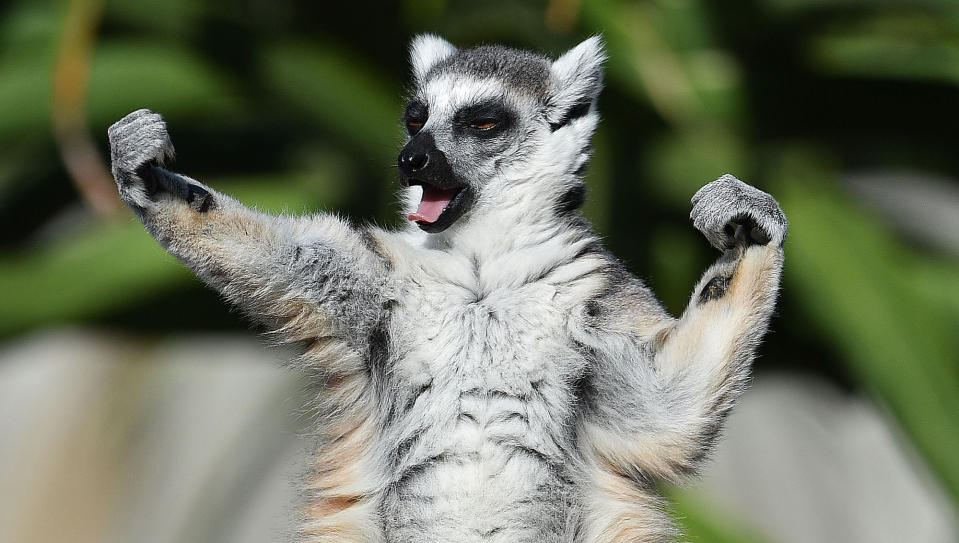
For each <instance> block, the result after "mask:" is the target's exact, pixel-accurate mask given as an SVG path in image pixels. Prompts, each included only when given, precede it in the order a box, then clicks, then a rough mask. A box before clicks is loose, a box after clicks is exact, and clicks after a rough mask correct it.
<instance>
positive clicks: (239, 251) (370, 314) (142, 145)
mask: <svg viewBox="0 0 959 543" xmlns="http://www.w3.org/2000/svg"><path fill="white" fill-rule="evenodd" d="M109 136H110V148H111V155H112V161H113V174H114V177H115V178H116V181H117V185H118V187H119V190H120V195H121V197H122V199H123V200H124V201H125V202H126V203H127V204H128V205H129V206H130V207H131V208H133V210H134V211H135V212H136V214H137V216H138V217H139V218H140V220H141V221H142V222H143V224H144V225H145V226H146V228H147V230H148V231H149V232H150V234H152V235H153V237H155V238H156V239H157V241H159V242H160V243H161V244H162V245H163V246H164V247H165V248H166V249H167V250H168V251H170V253H172V254H173V255H174V256H176V257H177V258H178V259H179V260H181V261H182V262H183V263H185V264H186V265H187V266H189V267H190V268H191V269H192V270H193V271H194V272H195V273H196V274H197V275H198V276H199V277H200V278H201V279H203V280H204V281H205V282H206V283H208V284H209V285H211V286H212V287H213V288H215V289H216V290H218V291H219V292H220V293H221V294H222V295H223V296H224V297H225V298H226V299H227V300H229V301H230V302H231V303H232V304H234V305H235V306H237V307H239V308H240V309H241V310H243V311H244V312H246V313H249V314H250V315H251V316H253V317H255V318H257V319H258V320H261V321H263V322H264V323H265V324H267V325H268V326H271V327H272V328H273V330H275V331H277V332H278V333H279V334H281V335H282V339H284V340H292V341H299V340H306V341H316V340H317V339H318V338H317V337H316V336H317V335H324V334H328V335H329V337H338V338H346V339H348V340H350V339H352V340H353V342H354V343H356V344H355V345H352V346H353V347H356V348H359V349H362V348H363V347H364V346H363V345H361V344H360V343H362V341H364V340H365V339H366V338H368V337H369V336H368V332H369V328H370V327H371V326H374V325H375V322H376V320H377V318H378V312H379V311H380V310H381V308H382V303H383V296H384V293H383V288H384V276H385V271H384V269H385V265H384V262H383V260H382V259H381V258H380V257H379V256H378V255H377V253H376V251H375V250H374V249H373V246H374V242H373V241H372V240H371V237H372V236H371V235H366V234H365V233H364V231H360V230H356V229H353V228H352V227H350V226H349V225H348V224H346V223H345V222H343V221H341V220H339V219H338V218H336V217H333V216H329V215H317V216H313V217H298V218H293V217H286V216H272V215H268V214H264V213H260V212H257V211H254V210H252V209H249V208H247V207H245V206H244V205H242V204H241V203H239V202H237V201H236V200H234V199H233V198H230V197H229V196H226V195H224V194H220V193H217V192H215V191H214V190H212V189H210V188H209V187H207V186H205V185H203V184H201V183H199V182H197V181H195V180H193V179H190V178H188V177H186V176H183V175H180V174H176V173H173V172H170V171H168V170H166V169H164V168H162V167H161V165H162V164H163V163H164V161H165V160H166V159H169V158H171V157H172V155H173V146H172V144H171V143H170V138H169V135H168V133H167V130H166V125H165V123H164V122H163V119H162V118H161V117H160V116H159V115H157V114H155V113H152V112H149V111H147V110H139V111H136V112H133V113H131V114H129V115H127V116H126V117H124V118H123V119H121V120H120V121H118V122H117V123H116V124H114V125H113V126H111V127H110V130H109ZM364 334H365V335H364Z"/></svg>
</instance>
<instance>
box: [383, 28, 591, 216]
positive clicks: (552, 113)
mask: <svg viewBox="0 0 959 543" xmlns="http://www.w3.org/2000/svg"><path fill="white" fill-rule="evenodd" d="M594 41H595V42H596V45H597V47H598V40H594ZM584 43H586V42H584ZM597 50H598V49H597ZM574 51H575V50H574ZM601 55H602V54H601V50H600V53H599V56H598V57H597V59H598V61H597V62H596V69H600V67H599V66H600V64H601V62H602V56H601ZM412 56H413V68H414V73H415V86H414V88H413V90H412V92H411V95H410V99H409V102H408V103H407V106H406V109H405V111H404V114H403V124H404V126H405V128H406V131H407V134H408V140H407V143H406V145H405V146H404V147H403V149H402V150H401V151H400V154H399V157H398V160H397V163H398V164H397V165H398V167H399V177H400V183H401V184H403V185H404V186H421V187H422V190H423V192H422V196H421V198H420V201H419V204H418V206H417V208H416V210H415V211H413V212H411V213H410V214H409V216H408V217H409V219H410V220H412V221H415V222H416V223H417V225H418V226H419V227H420V228H421V229H423V230H425V231H426V232H430V233H437V232H442V231H443V230H446V229H447V228H449V227H450V226H451V225H452V224H454V223H455V222H457V221H458V220H460V219H461V218H462V217H464V216H465V215H467V214H468V213H469V212H470V211H471V210H472V209H473V208H474V206H476V205H477V203H478V202H481V201H482V200H483V196H484V191H489V190H494V189H493V188H490V187H491V185H494V184H495V183H494V181H496V180H499V179H502V178H503V177H504V176H505V175H507V174H509V175H511V176H517V175H521V170H522V169H523V168H524V167H525V166H526V165H527V164H528V163H529V161H530V157H532V156H533V155H534V154H535V153H536V151H537V150H538V149H540V148H541V147H542V146H543V144H544V142H545V141H546V139H547V138H549V137H550V135H551V133H552V132H554V131H555V130H556V129H557V128H558V127H560V126H563V125H564V123H566V122H568V121H569V120H570V119H571V118H572V117H570V112H572V113H573V114H575V115H579V116H582V115H585V114H586V113H587V112H588V111H589V109H590V106H591V104H592V103H593V102H594V101H595V95H596V93H597V92H598V89H599V87H600V83H599V82H600V80H601V78H600V77H596V78H595V84H594V85H593V87H595V92H587V93H580V94H581V96H578V99H577V100H573V101H572V102H569V100H566V101H563V100H562V98H563V96H562V92H561V91H562V86H563V82H562V81H561V80H560V79H558V75H562V74H561V73H560V74H558V73H557V71H556V65H557V64H559V63H560V62H561V61H562V59H560V60H559V61H556V62H555V63H554V62H552V61H551V60H550V59H548V58H546V57H542V56H539V55H536V54H533V53H530V52H527V51H520V50H514V49H508V48H505V47H501V46H479V47H474V48H472V49H465V50H457V49H456V48H455V47H453V46H452V45H450V44H449V43H447V42H446V41H444V40H442V39H440V38H437V37H434V36H421V37H419V38H417V39H416V40H415V41H414V43H413V48H412ZM564 58H565V57H564ZM560 67H562V66H560ZM567 102H569V104H567ZM583 104H585V108H584V107H583ZM577 107H578V110H576V108H577ZM560 110H562V111H560ZM590 131H591V129H590ZM500 185H501V186H500V187H499V189H498V190H503V186H502V184H500Z"/></svg>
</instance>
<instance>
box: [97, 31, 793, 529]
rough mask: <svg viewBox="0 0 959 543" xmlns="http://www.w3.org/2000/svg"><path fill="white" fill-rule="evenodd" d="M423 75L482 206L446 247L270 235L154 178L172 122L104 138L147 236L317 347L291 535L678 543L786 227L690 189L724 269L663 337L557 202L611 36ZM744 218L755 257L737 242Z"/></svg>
mask: <svg viewBox="0 0 959 543" xmlns="http://www.w3.org/2000/svg"><path fill="white" fill-rule="evenodd" d="M412 58H413V63H414V71H415V74H416V79H417V88H416V89H414V96H415V97H416V99H418V100H421V101H423V103H424V104H425V105H426V106H427V107H429V108H430V116H429V121H428V122H427V123H425V125H424V126H423V127H422V130H423V131H427V132H428V134H429V135H430V137H431V138H433V139H434V140H435V145H436V147H438V148H440V149H442V151H443V152H444V153H445V154H446V155H447V156H448V157H449V161H450V164H451V166H452V168H453V170H454V172H455V175H457V176H460V177H461V178H462V179H464V180H466V182H468V183H469V184H470V186H471V187H472V188H473V189H474V190H475V192H476V202H475V204H474V205H473V206H472V207H471V209H470V211H469V212H468V213H466V214H465V215H463V216H462V217H460V218H459V219H457V220H456V222H455V223H453V225H452V226H451V227H449V228H448V229H446V230H443V231H442V232H439V233H433V234H427V233H425V232H422V231H419V230H418V229H417V228H416V227H414V226H412V225H411V226H410V227H409V228H407V229H404V230H402V231H399V232H388V231H383V230H379V229H374V228H368V227H367V228H356V227H353V226H352V225H350V224H349V223H346V222H345V221H342V220H340V219H338V218H336V217H334V216H330V215H324V214H320V215H315V216H308V217H285V216H279V217H276V216H270V215H265V214H262V213H258V212H255V211H252V210H250V209H248V208H246V207H244V206H242V205H240V204H239V203H238V202H236V201H235V200H233V199H231V198H229V197H228V196H225V195H223V194H219V193H217V192H215V191H213V190H212V189H210V188H209V187H206V186H205V185H202V184H201V183H199V182H197V181H195V180H193V179H190V178H188V177H185V176H182V175H179V174H175V173H172V172H169V171H167V170H165V169H163V168H162V167H161V165H162V164H163V163H164V161H165V160H167V159H169V158H170V157H172V155H173V148H172V145H171V144H170V140H169V136H168V134H167V131H166V126H165V124H164V123H163V120H162V119H161V118H160V117H159V116H158V115H156V114H154V113H151V112H148V111H145V110H140V111H137V112H134V113H132V114H130V115H128V116H127V117H125V118H124V119H122V120H121V121H119V122H118V123H117V124H115V125H114V126H113V127H111V128H110V131H109V134H110V142H111V153H112V156H113V169H114V175H115V177H116V180H117V184H118V187H119V190H120V194H121V196H122V197H123V199H124V201H126V202H127V203H128V204H129V205H130V206H131V207H133V208H134V209H135V210H136V211H137V213H138V215H139V217H140V219H141V220H142V221H143V222H144V224H145V225H146V227H147V229H148V230H149V231H150V232H151V234H153V235H154V237H156V239H157V240H159V241H160V243H162V244H163V245H164V246H165V247H166V248H167V249H168V250H169V251H170V252H171V253H173V254H174V255H175V256H176V257H177V258H179V259H181V260H182V261H183V262H184V263H186V264H187V265H188V266H190V267H191V268H192V269H193V270H194V271H195V272H196V273H197V275H199V276H200V277H201V278H202V279H203V280H204V281H206V282H207V283H208V284H210V285H211V286H212V287H214V288H216V289H217V290H218V291H220V292H221V293H222V294H223V295H224V297H225V298H226V299H227V300H228V301H229V302H231V303H232V304H234V305H236V306H238V307H240V308H242V309H243V310H244V311H246V312H247V313H249V314H251V315H252V316H254V317H255V318H257V319H258V320H260V321H261V322H264V323H265V324H266V325H267V326H268V327H269V329H270V331H271V333H272V334H274V335H275V337H276V338H277V339H278V340H282V341H294V342H299V343H300V344H301V345H303V346H304V353H303V355H302V356H301V357H300V359H299V360H298V361H297V363H298V364H299V365H300V366H301V367H303V368H305V369H307V370H309V371H310V373H311V375H312V376H313V378H314V384H315V385H316V390H317V393H316V400H315V408H316V410H317V415H318V416H317V427H316V435H317V439H318V442H319V445H318V449H317V456H316V463H315V469H314V472H313V473H312V477H311V481H310V482H309V484H308V485H307V500H308V505H307V507H306V509H305V510H304V516H303V524H302V530H301V534H302V539H303V540H304V541H314V542H334V541H336V542H344V541H357V542H359V541H364V542H368V541H373V542H390V543H392V542H396V543H398V542H406V541H424V542H441V541H442V542H446V541H464V542H484V543H489V542H503V543H505V542H511V543H513V542H536V543H572V542H584V543H585V542H593V543H599V542H609V543H612V542H614V541H617V542H618V541H667V540H670V539H671V538H672V537H673V536H674V535H675V528H674V527H673V526H672V525H671V523H670V522H669V520H668V517H667V516H666V515H665V513H663V511H662V509H661V506H660V503H661V500H660V499H659V497H658V496H657V495H656V493H655V491H654V490H653V489H652V486H651V485H650V482H652V481H655V480H657V479H666V480H676V479H678V478H681V477H682V476H683V475H684V474H687V473H691V472H693V471H695V469H696V467H697V466H698V465H699V464H700V463H701V462H702V459H703V458H704V456H705V455H706V454H707V453H708V451H709V448H710V446H711V444H712V442H713V440H714V439H715V437H716V435H717V434H718V431H719V429H720V427H721V424H722V421H723V419H724V417H725V415H726V414H727V413H728V412H729V409H730V408H731V407H732V405H733V402H734V400H735V398H736V397H737V396H738V395H739V394H740V393H741V392H742V390H743V388H744V384H745V382H746V379H747V378H748V375H749V364H750V362H751V360H752V356H753V352H754V350H755V348H756V346H757V345H758V343H759V341H760V339H761V337H762V335H763V334H764V332H765V330H766V327H767V326H768V321H769V317H770V314H771V312H772V309H773V306H774V304H775V298H776V293H777V290H778V280H779V273H780V269H781V265H782V242H783V240H784V239H785V235H786V223H785V218H784V217H783V215H782V212H781V210H779V207H778V205H777V204H776V203H775V200H773V199H772V197H770V196H769V195H767V194H765V193H762V192H760V191H758V190H756V189H753V188H752V187H749V186H748V185H746V184H744V183H742V182H740V181H738V180H736V179H735V178H733V177H731V176H724V177H722V178H720V179H719V180H717V181H714V182H713V183H710V184H709V185H707V186H706V187H704V189H703V190H701V191H700V192H699V193H697V195H696V196H695V197H694V204H695V206H694V209H693V213H692V218H693V221H694V225H695V226H696V227H697V228H699V229H700V230H702V231H703V233H704V234H705V235H706V237H707V239H709V240H710V243H712V244H713V245H714V246H716V247H718V248H720V249H723V250H724V251H725V252H724V254H723V256H722V257H721V258H720V259H719V261H718V262H717V263H716V264H714V265H713V266H712V267H711V268H710V269H709V270H707V272H706V274H705V275H704V276H703V279H702V280H701V281H700V282H699V284H698V285H697V286H696V287H695V288H694V291H693V295H692V297H691V299H690V304H689V306H688V308H687V310H686V312H685V313H684V314H683V316H682V317H681V318H679V319H674V318H672V317H670V316H669V315H668V314H667V313H666V312H665V310H664V309H663V308H662V306H661V305H660V304H659V302H658V301H657V300H656V298H655V297H654V295H653V294H652V292H651V291H650V290H649V289H648V288H647V287H646V286H645V285H644V284H643V283H642V282H641V281H640V280H639V279H637V278H635V277H633V276H632V275H631V274H629V272H628V271H626V269H625V268H624V266H623V265H622V264H621V263H619V262H618V261H617V260H616V259H615V258H614V257H612V256H611V255H610V254H609V253H607V252H606V251H605V250H604V249H602V246H601V243H600V240H599V238H598V237H597V236H596V235H595V234H594V233H593V231H592V229H591V228H590V226H589V224H588V223H587V222H586V221H585V220H584V219H582V218H581V217H579V216H578V215H576V214H575V213H573V212H572V210H571V209H566V208H563V207H562V206H558V205H557V202H560V201H562V200H563V199H564V198H565V197H567V195H568V194H569V192H570V191H571V190H576V189H577V188H578V187H580V186H581V179H580V174H581V172H582V168H583V165H584V164H585V162H586V160H587V159H588V156H589V149H590V147H589V140H590V137H591V135H592V132H593V130H594V128H595V126H596V123H597V121H598V115H597V113H596V111H595V97H596V94H597V93H598V92H599V89H600V88H601V86H602V76H601V71H600V69H599V66H600V65H601V62H602V59H603V58H604V54H603V52H602V48H601V44H600V42H599V41H598V40H596V39H591V40H587V41H586V42H584V43H583V44H581V45H580V46H579V47H577V48H576V49H574V50H573V51H571V52H570V53H567V55H564V56H563V57H562V58H561V59H560V60H558V61H556V62H553V63H550V62H549V61H548V60H546V59H543V58H541V57H538V56H536V55H532V54H527V53H522V52H516V51H514V50H510V49H506V48H501V47H492V46H490V47H481V48H476V49H468V50H466V51H465V52H458V51H457V50H456V49H455V48H454V47H453V46H451V45H449V44H448V43H447V42H445V41H443V40H441V39H440V38H436V37H429V36H427V37H421V38H418V39H417V41H415V42H414V45H413V50H412ZM530 66H534V67H536V68H535V69H532V70H527V71H526V72H523V70H524V69H525V68H524V67H526V68H529V67H530ZM491 80H493V81H492V82H491ZM517 88H522V92H519V93H517V92H515V91H516V89H517ZM490 99H497V100H502V101H503V102H504V103H506V104H507V105H508V107H509V108H511V112H512V114H513V115H514V117H515V119H513V121H512V122H513V123H514V124H513V125H512V126H511V127H510V129H509V130H507V131H504V132H503V133H502V134H500V135H497V136H496V137H495V138H485V139H484V138H481V137H476V136H475V135H473V136H470V135H469V134H468V133H466V132H459V133H458V132H457V130H456V129H455V127H453V126H452V124H453V123H454V119H455V116H456V112H457V111H460V110H461V108H463V107H466V106H469V105H472V104H475V103H476V101H477V100H480V101H482V100H490ZM583 100H588V101H589V102H588V104H589V107H588V108H586V109H581V110H580V111H579V113H578V114H577V115H575V116H567V117H568V118H567V119H566V120H565V121H563V122H558V119H561V118H562V116H563V112H562V111H561V110H563V108H566V110H567V111H568V109H569V107H571V106H572V105H575V104H577V103H583ZM544 104H545V105H546V106H544ZM550 108H559V109H556V110H550ZM406 192H407V194H406V195H405V198H406V200H407V206H408V207H413V206H415V205H417V201H416V198H417V197H416V192H415V189H412V188H411V189H407V190H406ZM731 219H740V220H742V222H744V223H748V225H749V226H750V227H755V229H756V230H757V233H756V235H754V236H752V238H751V239H750V238H749V237H748V236H745V235H737V236H728V235H726V234H725V231H724V227H725V223H726V222H728V221H729V220H731ZM745 219H748V221H747V220H745ZM756 239H762V240H765V241H767V242H768V243H758V244H757V243H756V242H755V240H756ZM717 278H720V279H719V280H717ZM716 284H721V285H722V292H718V293H717V292H714V291H709V292H711V294H710V295H709V296H705V297H703V296H702V295H701V293H702V292H703V290H704V289H705V288H706V287H707V285H713V286H715V285H716Z"/></svg>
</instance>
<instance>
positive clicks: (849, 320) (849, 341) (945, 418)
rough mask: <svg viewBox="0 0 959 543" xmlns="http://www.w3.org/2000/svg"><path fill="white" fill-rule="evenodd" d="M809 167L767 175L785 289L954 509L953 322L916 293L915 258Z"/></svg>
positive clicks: (786, 165) (957, 397)
mask: <svg viewBox="0 0 959 543" xmlns="http://www.w3.org/2000/svg"><path fill="white" fill-rule="evenodd" d="M816 164H817V162H816V160H815V159H812V158H810V157H787V158H786V159H784V160H782V162H781V164H780V166H779V168H778V171H777V173H776V174H775V175H774V178H775V179H776V180H777V182H778V185H779V188H778V189H777V195H779V196H780V197H781V202H782V204H783V208H784V209H785V211H786V215H787V216H788V217H789V221H790V224H791V228H790V234H789V240H788V242H787V245H786V254H787V263H786V280H787V285H786V288H787V289H790V290H793V291H794V294H793V298H795V299H801V300H803V301H804V305H803V307H804V309H805V311H806V313H807V314H808V315H809V317H810V319H809V325H810V326H815V327H817V328H818V329H819V332H820V333H822V334H824V335H825V337H826V338H828V339H829V341H831V342H832V343H833V344H834V345H835V346H836V347H837V348H838V350H839V351H840V352H841V353H842V355H843V360H844V361H845V362H846V363H847V364H848V365H849V369H850V370H851V372H852V373H853V374H854V375H856V376H857V377H858V378H859V379H860V380H861V382H862V383H863V384H864V385H865V386H866V387H867V388H868V389H871V390H872V391H873V392H874V393H875V394H876V395H878V396H879V398H881V400H882V401H883V402H884V403H886V404H887V405H888V406H889V408H890V409H891V410H892V412H893V413H894V414H895V415H896V416H897V417H898V420H899V422H900V423H901V424H902V426H903V429H904V430H905V431H906V433H908V434H909V435H910V436H911V437H912V438H913V439H914V441H915V444H916V446H917V447H918V448H919V450H920V451H921V452H922V453H923V455H924V456H925V458H926V459H927V460H928V462H929V464H930V466H931V467H932V468H933V470H934V471H935V472H937V473H938V474H939V475H940V476H941V478H942V481H943V483H944V484H945V485H946V487H947V488H948V489H949V491H950V492H951V493H952V496H953V498H954V499H956V501H957V503H959V455H957V454H956V451H959V418H957V417H956V414H957V413H959V375H957V372H956V368H957V367H959V349H957V347H959V341H957V339H956V336H955V325H954V324H953V323H952V321H950V320H949V319H944V318H943V312H942V311H941V307H939V306H937V304H933V303H930V302H929V300H928V299H926V298H924V297H920V296H916V295H915V288H914V286H913V285H914V284H916V283H917V282H920V281H923V280H928V279H930V278H931V276H930V275H929V274H928V273H925V274H920V273H916V270H917V267H916V263H917V262H921V260H919V259H918V258H917V256H916V255H915V254H913V253H912V251H910V250H908V249H906V248H905V247H903V246H901V245H900V244H899V243H898V242H897V241H896V240H895V238H894V237H893V236H892V235H891V234H890V233H889V232H887V231H886V230H885V229H884V228H882V227H881V226H880V224H879V222H878V221H877V220H876V219H875V218H874V217H872V216H870V215H868V214H867V213H865V212H864V211H863V210H862V209H860V208H859V207H857V206H855V205H853V204H851V203H850V202H849V201H848V200H847V199H846V197H845V196H844V195H843V194H842V193H841V192H840V191H839V190H838V189H837V188H836V183H835V182H834V181H833V180H832V179H831V176H830V175H829V174H827V173H826V170H825V169H823V168H821V167H818V166H816ZM938 287H941V288H949V287H954V283H947V282H945V281H944V282H943V283H942V284H940V285H938ZM938 287H933V288H938Z"/></svg>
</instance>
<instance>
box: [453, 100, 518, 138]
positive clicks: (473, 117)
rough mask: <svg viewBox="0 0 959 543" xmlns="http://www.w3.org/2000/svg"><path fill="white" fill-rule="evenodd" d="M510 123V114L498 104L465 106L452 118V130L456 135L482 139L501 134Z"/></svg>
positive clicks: (511, 120)
mask: <svg viewBox="0 0 959 543" xmlns="http://www.w3.org/2000/svg"><path fill="white" fill-rule="evenodd" d="M512 123H513V114H512V112H511V111H510V110H509V109H508V108H507V107H506V106H504V105H503V104H502V103H500V102H484V103H480V104H476V105H473V106H466V107H464V108H461V109H460V110H459V111H457V112H456V115H454V116H453V129H454V130H455V131H456V132H457V133H459V134H468V135H471V136H474V137H477V138H483V139H487V138H492V137H495V136H498V135H500V134H502V133H503V132H505V131H506V130H507V129H508V128H509V127H510V126H511V125H512ZM486 125H490V126H486Z"/></svg>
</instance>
